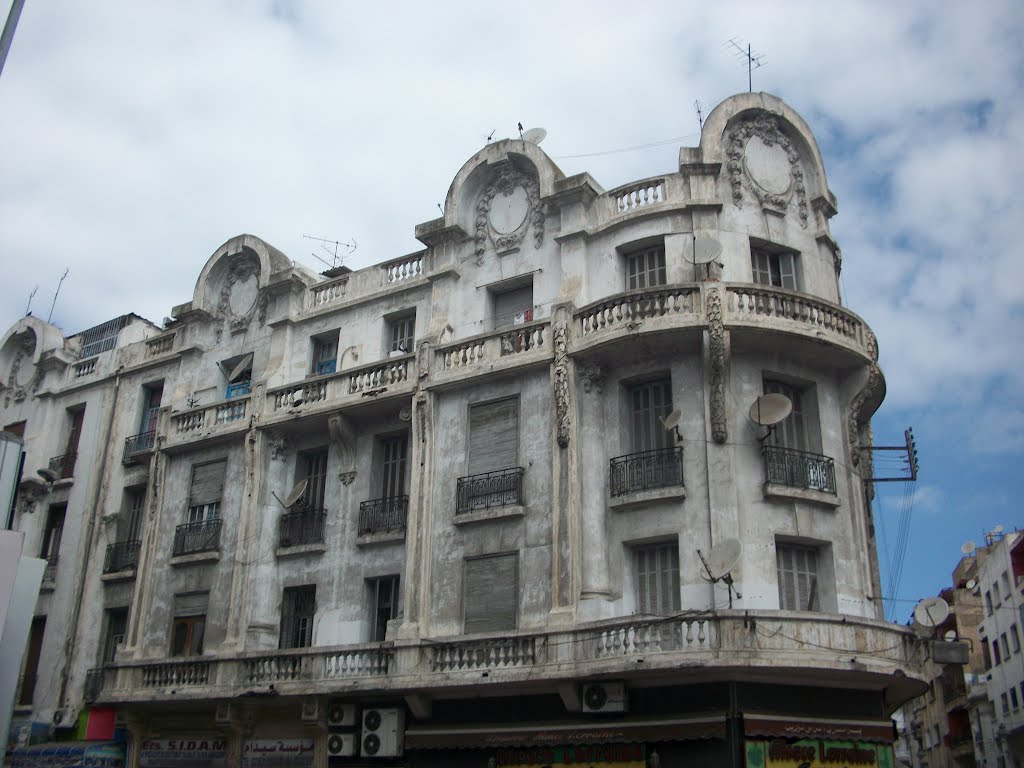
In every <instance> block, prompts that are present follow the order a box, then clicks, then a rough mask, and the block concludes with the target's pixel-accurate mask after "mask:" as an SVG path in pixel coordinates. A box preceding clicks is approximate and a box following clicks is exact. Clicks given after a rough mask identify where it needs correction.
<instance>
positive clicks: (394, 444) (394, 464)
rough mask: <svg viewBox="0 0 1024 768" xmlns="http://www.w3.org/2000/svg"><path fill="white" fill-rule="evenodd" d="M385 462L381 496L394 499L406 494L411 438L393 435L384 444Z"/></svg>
mask: <svg viewBox="0 0 1024 768" xmlns="http://www.w3.org/2000/svg"><path fill="white" fill-rule="evenodd" d="M382 448H383V454H384V462H383V466H382V470H383V473H382V474H383V482H382V487H381V494H380V495H381V498H384V499H393V498H395V497H396V496H404V495H405V475H406V472H407V471H408V453H409V439H408V438H407V437H406V436H405V435H402V436H401V437H392V438H389V439H387V440H384V441H383V444H382Z"/></svg>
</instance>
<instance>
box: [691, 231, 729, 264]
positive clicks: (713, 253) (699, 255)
mask: <svg viewBox="0 0 1024 768" xmlns="http://www.w3.org/2000/svg"><path fill="white" fill-rule="evenodd" d="M721 255H722V244H721V243H720V242H718V241H717V240H716V239H715V238H713V237H709V236H707V235H695V236H694V238H693V263H694V264H710V263H711V262H712V261H714V260H715V259H717V258H718V257H719V256H721Z"/></svg>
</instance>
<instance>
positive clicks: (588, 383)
mask: <svg viewBox="0 0 1024 768" xmlns="http://www.w3.org/2000/svg"><path fill="white" fill-rule="evenodd" d="M576 373H577V375H578V376H579V377H580V381H581V382H582V383H583V391H584V392H587V393H589V392H590V391H591V390H593V391H595V392H598V393H601V392H603V391H604V372H603V371H602V370H601V366H599V365H581V366H579V367H578V368H577V369H576Z"/></svg>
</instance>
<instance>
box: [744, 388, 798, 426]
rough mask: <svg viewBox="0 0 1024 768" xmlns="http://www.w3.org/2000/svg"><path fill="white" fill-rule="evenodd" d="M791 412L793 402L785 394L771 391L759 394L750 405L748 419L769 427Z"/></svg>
mask: <svg viewBox="0 0 1024 768" xmlns="http://www.w3.org/2000/svg"><path fill="white" fill-rule="evenodd" d="M792 412H793V403H792V402H791V401H790V399H789V398H788V397H786V396H785V395H780V394H779V393H778V392H772V393H770V394H767V395H761V396H760V397H759V398H757V400H755V401H754V402H753V404H751V406H750V420H751V421H752V422H754V423H755V424H760V425H761V426H762V427H771V426H774V425H775V424H778V423H779V422H780V421H783V420H784V419H786V417H788V416H789V414H790V413H792Z"/></svg>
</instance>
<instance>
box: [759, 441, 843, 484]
mask: <svg viewBox="0 0 1024 768" xmlns="http://www.w3.org/2000/svg"><path fill="white" fill-rule="evenodd" d="M763 450H764V473H765V478H766V480H767V482H768V483H769V484H771V485H788V486H790V487H792V488H806V489H807V490H810V491H823V492H824V493H835V492H836V468H835V462H833V461H832V459H830V458H829V457H828V456H819V455H818V454H816V453H808V452H807V451H797V450H794V449H793V448H782V447H780V446H777V445H766V446H764V449H763Z"/></svg>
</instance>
